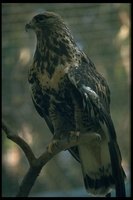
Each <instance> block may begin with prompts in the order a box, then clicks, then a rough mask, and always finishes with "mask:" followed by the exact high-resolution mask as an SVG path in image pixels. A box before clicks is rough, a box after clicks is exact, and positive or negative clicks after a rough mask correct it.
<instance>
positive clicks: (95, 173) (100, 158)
mask: <svg viewBox="0 0 133 200" xmlns="http://www.w3.org/2000/svg"><path fill="white" fill-rule="evenodd" d="M93 134H95V133H93ZM95 135H98V134H95ZM94 138H95V139H94V140H93V141H91V142H90V143H89V144H86V145H85V144H83V145H79V146H78V148H79V155H80V161H81V166H82V171H83V176H84V183H85V188H86V190H87V192H88V193H90V194H92V195H95V196H106V195H107V194H108V193H109V192H111V190H112V189H113V188H114V189H115V187H116V180H115V178H116V179H117V177H115V178H114V176H113V172H112V163H111V158H110V151H109V147H108V143H107V142H106V140H103V141H102V140H101V141H99V139H98V137H94ZM114 153H116V152H114ZM117 167H118V170H119V169H120V170H121V169H122V167H121V166H117ZM119 167H120V168H119ZM122 173H123V174H122V176H123V177H124V171H123V170H122Z"/></svg>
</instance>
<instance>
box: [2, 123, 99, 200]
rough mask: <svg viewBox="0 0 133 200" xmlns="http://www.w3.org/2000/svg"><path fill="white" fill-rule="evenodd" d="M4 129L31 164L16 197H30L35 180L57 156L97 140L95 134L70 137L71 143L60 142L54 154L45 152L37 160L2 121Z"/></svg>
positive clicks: (22, 141)
mask: <svg viewBox="0 0 133 200" xmlns="http://www.w3.org/2000/svg"><path fill="white" fill-rule="evenodd" d="M2 129H3V131H4V132H5V133H6V135H7V138H9V139H10V140H12V141H13V142H15V143H16V144H17V145H19V146H20V147H21V149H22V150H23V151H24V153H25V155H26V157H27V159H28V161H29V164H30V168H29V170H28V171H27V173H26V175H25V176H24V178H23V181H22V183H21V185H20V188H19V191H18V193H17V195H16V197H27V196H28V195H29V193H30V190H31V188H32V187H33V185H34V183H35V180H36V178H37V177H38V175H39V173H40V171H41V169H42V168H43V166H44V165H45V164H46V163H47V162H48V161H49V160H50V159H52V158H53V157H54V156H55V155H56V154H58V153H59V152H61V151H62V150H65V149H68V148H70V147H72V146H76V145H79V144H83V143H86V141H87V143H88V141H89V142H90V141H91V140H94V139H96V138H95V134H94V133H93V134H91V133H89V134H88V133H87V134H81V135H79V137H78V139H77V137H76V136H72V137H70V141H68V139H63V140H60V141H58V146H56V145H54V146H52V154H50V153H49V152H48V150H45V152H44V153H42V155H40V157H38V158H36V157H35V156H34V154H33V152H32V150H31V148H30V147H29V145H28V144H27V143H26V142H25V141H24V140H23V139H22V138H21V137H19V136H18V135H17V134H15V133H14V131H13V130H12V129H11V128H10V127H9V125H8V124H7V123H6V122H4V121H3V120H2Z"/></svg>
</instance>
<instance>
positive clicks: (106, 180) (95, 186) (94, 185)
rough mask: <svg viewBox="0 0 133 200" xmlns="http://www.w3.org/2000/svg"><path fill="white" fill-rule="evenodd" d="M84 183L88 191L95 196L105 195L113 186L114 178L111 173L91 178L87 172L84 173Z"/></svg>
mask: <svg viewBox="0 0 133 200" xmlns="http://www.w3.org/2000/svg"><path fill="white" fill-rule="evenodd" d="M84 184H85V188H86V190H87V191H88V193H90V194H92V195H95V196H106V195H107V194H108V193H109V192H111V190H112V189H114V188H115V185H114V179H113V177H112V176H111V175H109V176H107V175H103V176H100V177H99V178H96V177H95V174H94V177H93V178H91V177H90V176H88V175H87V174H84Z"/></svg>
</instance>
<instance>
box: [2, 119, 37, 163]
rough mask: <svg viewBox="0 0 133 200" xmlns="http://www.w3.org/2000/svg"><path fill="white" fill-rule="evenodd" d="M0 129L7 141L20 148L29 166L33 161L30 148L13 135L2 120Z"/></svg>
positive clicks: (33, 157)
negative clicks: (0, 128)
mask: <svg viewBox="0 0 133 200" xmlns="http://www.w3.org/2000/svg"><path fill="white" fill-rule="evenodd" d="M2 129H3V131H4V132H5V133H6V136H7V138H8V139H10V140H12V141H13V142H15V143H16V144H17V145H18V146H20V147H21V149H22V150H23V152H24V153H25V155H26V158H27V159H28V161H29V164H30V165H31V164H32V162H33V161H34V159H35V156H34V154H33V152H32V150H31V148H30V147H29V145H28V144H27V143H26V142H25V141H24V140H23V139H22V138H21V137H20V136H18V135H17V134H15V133H14V131H13V130H12V129H11V128H10V126H9V125H8V124H7V123H6V122H5V121H4V120H2Z"/></svg>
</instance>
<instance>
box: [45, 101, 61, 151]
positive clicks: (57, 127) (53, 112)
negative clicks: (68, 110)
mask: <svg viewBox="0 0 133 200" xmlns="http://www.w3.org/2000/svg"><path fill="white" fill-rule="evenodd" d="M49 115H50V118H51V121H52V123H53V126H54V135H53V138H52V140H51V142H50V143H49V144H48V146H47V149H48V152H49V153H50V154H52V153H53V146H56V147H58V148H59V146H58V143H59V141H60V140H61V139H62V134H63V124H64V122H63V120H62V116H61V113H60V112H59V111H58V107H56V106H55V104H53V102H51V105H50V109H49Z"/></svg>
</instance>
